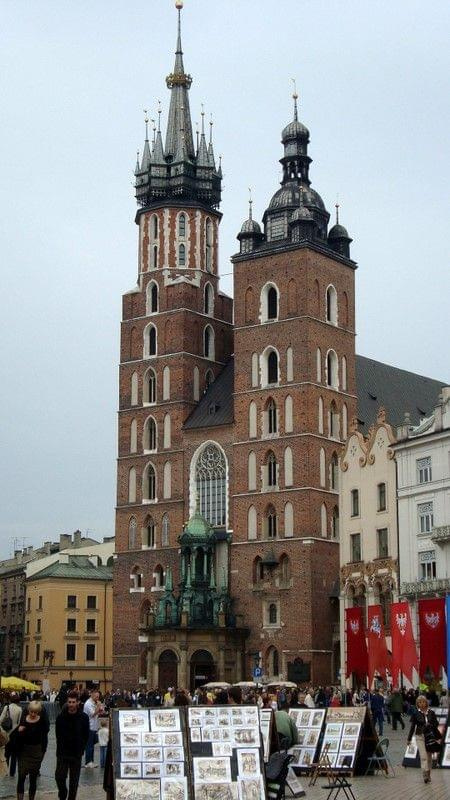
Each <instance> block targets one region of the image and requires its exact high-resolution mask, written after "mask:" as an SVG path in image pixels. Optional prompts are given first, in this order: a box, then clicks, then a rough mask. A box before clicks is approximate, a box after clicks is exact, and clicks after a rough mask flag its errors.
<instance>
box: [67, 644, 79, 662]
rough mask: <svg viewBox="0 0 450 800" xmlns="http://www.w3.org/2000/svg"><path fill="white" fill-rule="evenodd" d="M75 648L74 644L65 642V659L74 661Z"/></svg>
mask: <svg viewBox="0 0 450 800" xmlns="http://www.w3.org/2000/svg"><path fill="white" fill-rule="evenodd" d="M76 648H77V646H76V644H66V661H75V659H76V652H77V649H76Z"/></svg>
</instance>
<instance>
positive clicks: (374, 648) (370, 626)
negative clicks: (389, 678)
mask: <svg viewBox="0 0 450 800" xmlns="http://www.w3.org/2000/svg"><path fill="white" fill-rule="evenodd" d="M367 641H368V645H369V647H368V649H369V686H370V685H371V683H372V681H373V676H374V675H375V672H376V671H377V670H378V672H381V674H382V675H384V673H385V671H386V669H389V670H390V669H391V667H392V664H391V657H390V655H389V652H388V649H387V645H386V636H385V633H384V623H383V610H382V608H381V606H369V607H368V609H367Z"/></svg>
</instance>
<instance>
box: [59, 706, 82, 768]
mask: <svg viewBox="0 0 450 800" xmlns="http://www.w3.org/2000/svg"><path fill="white" fill-rule="evenodd" d="M55 733H56V756H57V757H59V758H81V756H82V755H83V753H84V749H85V747H86V745H87V741H88V738H89V717H88V715H87V714H85V713H84V711H80V710H78V711H77V712H76V713H75V714H69V712H68V710H67V708H64V709H63V710H62V711H61V713H60V714H59V715H58V716H57V717H56V722H55Z"/></svg>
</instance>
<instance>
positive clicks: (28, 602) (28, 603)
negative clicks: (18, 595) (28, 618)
mask: <svg viewBox="0 0 450 800" xmlns="http://www.w3.org/2000/svg"><path fill="white" fill-rule="evenodd" d="M27 611H31V597H27Z"/></svg>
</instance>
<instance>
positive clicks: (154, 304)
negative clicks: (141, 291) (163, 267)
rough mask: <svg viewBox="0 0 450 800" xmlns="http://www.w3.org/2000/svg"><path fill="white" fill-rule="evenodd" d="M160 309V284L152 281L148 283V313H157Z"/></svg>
mask: <svg viewBox="0 0 450 800" xmlns="http://www.w3.org/2000/svg"><path fill="white" fill-rule="evenodd" d="M157 311H158V284H157V283H156V282H155V281H150V283H148V284H147V314H156V313H157Z"/></svg>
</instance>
